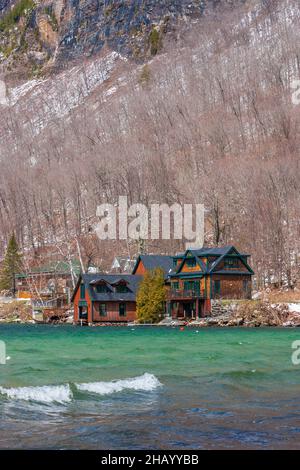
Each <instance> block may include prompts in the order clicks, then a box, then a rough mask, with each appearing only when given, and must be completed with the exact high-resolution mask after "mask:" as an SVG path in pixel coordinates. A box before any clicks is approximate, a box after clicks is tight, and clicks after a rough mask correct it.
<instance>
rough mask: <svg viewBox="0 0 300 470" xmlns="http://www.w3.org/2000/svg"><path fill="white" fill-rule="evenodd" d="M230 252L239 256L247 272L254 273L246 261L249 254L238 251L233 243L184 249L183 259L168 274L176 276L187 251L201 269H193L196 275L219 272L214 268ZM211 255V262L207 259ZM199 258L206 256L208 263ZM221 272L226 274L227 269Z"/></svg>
mask: <svg viewBox="0 0 300 470" xmlns="http://www.w3.org/2000/svg"><path fill="white" fill-rule="evenodd" d="M231 252H233V254H234V255H237V256H238V257H239V258H240V260H241V261H242V263H243V264H244V265H245V267H246V268H247V270H248V273H250V274H254V272H253V271H252V269H251V268H250V266H249V265H248V263H247V258H248V257H249V255H246V254H243V253H239V252H238V251H237V249H236V248H235V247H234V246H233V245H227V246H222V247H213V248H207V247H203V248H199V249H188V250H186V252H185V254H184V259H183V260H182V262H181V263H180V265H179V266H178V268H177V269H176V270H175V271H173V272H171V273H170V276H176V275H177V274H179V273H180V271H181V269H182V267H183V265H184V263H185V260H186V258H187V255H188V254H189V253H191V254H192V255H194V256H195V258H196V262H197V263H198V265H199V267H200V268H201V269H199V271H194V274H197V273H198V275H199V274H210V273H212V272H219V271H215V269H216V268H217V266H218V265H219V264H220V263H221V261H222V260H223V258H225V257H226V256H228V255H230V254H231ZM211 257H212V258H215V259H214V260H213V261H212V262H210V261H209V258H211ZM201 258H208V263H207V264H206V263H204V261H203V260H202V259H201ZM230 272H231V273H232V274H236V273H237V272H238V271H237V272H235V273H233V272H232V271H230ZM220 273H221V271H220ZM222 273H223V274H224V273H226V274H228V271H222ZM245 274H247V273H245Z"/></svg>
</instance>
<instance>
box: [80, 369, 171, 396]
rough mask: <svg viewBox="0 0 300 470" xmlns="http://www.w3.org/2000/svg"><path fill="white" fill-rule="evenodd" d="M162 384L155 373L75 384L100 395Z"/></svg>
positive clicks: (147, 389)
mask: <svg viewBox="0 0 300 470" xmlns="http://www.w3.org/2000/svg"><path fill="white" fill-rule="evenodd" d="M161 385H162V384H161V383H160V381H159V380H158V379H157V378H156V377H155V375H153V374H148V373H145V374H143V375H140V376H139V377H134V378H131V379H122V380H114V381H112V382H91V383H82V384H75V386H76V388H77V389H78V390H80V391H84V392H91V393H97V394H98V395H110V394H111V393H116V392H121V391H122V390H141V391H146V392H147V391H149V392H150V391H152V390H155V389H156V388H157V387H160V386H161Z"/></svg>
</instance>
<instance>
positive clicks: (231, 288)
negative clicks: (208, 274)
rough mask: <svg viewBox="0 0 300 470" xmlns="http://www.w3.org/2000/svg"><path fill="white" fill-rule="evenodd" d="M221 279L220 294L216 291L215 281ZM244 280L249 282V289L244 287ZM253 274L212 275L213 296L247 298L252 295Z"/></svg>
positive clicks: (215, 297) (216, 297)
mask: <svg viewBox="0 0 300 470" xmlns="http://www.w3.org/2000/svg"><path fill="white" fill-rule="evenodd" d="M215 281H220V294H215V292H214V282H215ZM244 281H247V282H248V291H247V292H246V291H245V289H244ZM251 287H252V286H251V276H247V275H243V274H242V275H231V276H230V275H229V274H226V275H222V274H214V275H212V289H211V293H212V298H213V299H218V298H223V299H247V298H249V297H250V296H251Z"/></svg>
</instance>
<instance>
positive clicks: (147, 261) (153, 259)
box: [132, 255, 173, 275]
mask: <svg viewBox="0 0 300 470" xmlns="http://www.w3.org/2000/svg"><path fill="white" fill-rule="evenodd" d="M140 261H141V262H142V263H143V265H144V267H145V269H146V270H147V271H151V270H152V269H155V268H161V269H162V270H163V271H164V273H165V275H168V274H169V273H170V272H171V271H172V268H173V257H172V256H167V255H140V256H139V257H138V258H137V260H136V263H135V266H134V268H133V271H132V274H134V273H135V272H136V270H137V267H138V265H139V262H140Z"/></svg>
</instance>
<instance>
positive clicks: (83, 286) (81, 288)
mask: <svg viewBox="0 0 300 470" xmlns="http://www.w3.org/2000/svg"><path fill="white" fill-rule="evenodd" d="M80 298H81V299H85V284H80Z"/></svg>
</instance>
